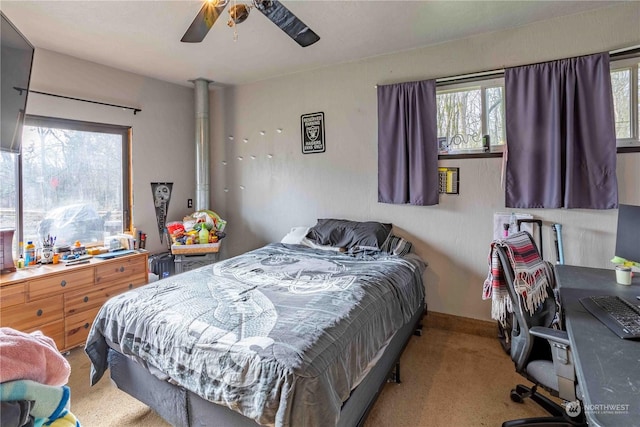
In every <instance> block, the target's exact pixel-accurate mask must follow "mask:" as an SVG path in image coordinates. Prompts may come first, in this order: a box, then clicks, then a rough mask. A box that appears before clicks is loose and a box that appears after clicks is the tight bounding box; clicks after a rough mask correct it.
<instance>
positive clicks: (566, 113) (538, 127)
mask: <svg viewBox="0 0 640 427" xmlns="http://www.w3.org/2000/svg"><path fill="white" fill-rule="evenodd" d="M505 105H506V130H507V144H508V153H507V167H506V181H505V199H506V200H505V201H506V206H507V207H513V208H587V209H612V208H616V207H617V206H618V183H617V179H616V135H615V123H614V114H613V96H612V91H611V76H610V74H609V54H608V53H601V54H595V55H589V56H583V57H579V58H570V59H563V60H559V61H552V62H547V63H542V64H535V65H528V66H524V67H515V68H510V69H507V70H506V71H505Z"/></svg>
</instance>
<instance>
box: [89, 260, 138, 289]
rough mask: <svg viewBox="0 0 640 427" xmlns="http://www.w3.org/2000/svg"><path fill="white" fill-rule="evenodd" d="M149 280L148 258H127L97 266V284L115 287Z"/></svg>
mask: <svg viewBox="0 0 640 427" xmlns="http://www.w3.org/2000/svg"><path fill="white" fill-rule="evenodd" d="M141 279H142V280H144V281H145V282H146V280H147V263H146V257H143V256H136V257H126V258H120V259H117V260H113V261H110V262H109V263H105V264H100V265H98V266H96V284H97V285H98V286H100V285H103V284H104V285H106V284H108V285H115V284H122V283H125V284H128V283H133V282H136V283H140V282H139V280H141Z"/></svg>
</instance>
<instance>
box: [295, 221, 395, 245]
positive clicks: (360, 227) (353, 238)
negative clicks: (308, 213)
mask: <svg viewBox="0 0 640 427" xmlns="http://www.w3.org/2000/svg"><path fill="white" fill-rule="evenodd" d="M391 226H392V225H391V224H383V223H380V222H375V221H366V222H359V221H350V220H346V219H333V218H329V219H318V222H317V223H316V225H315V226H313V227H311V228H310V229H309V232H308V233H307V238H308V239H310V240H313V241H314V242H316V243H318V244H320V245H331V246H336V247H339V248H345V249H346V250H351V249H355V248H357V249H369V250H380V249H381V248H382V245H383V244H384V242H385V241H386V240H387V238H388V237H389V235H390V234H391Z"/></svg>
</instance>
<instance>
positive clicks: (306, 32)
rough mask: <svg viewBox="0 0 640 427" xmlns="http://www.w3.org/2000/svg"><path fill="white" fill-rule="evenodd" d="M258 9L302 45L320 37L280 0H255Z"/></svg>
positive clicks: (307, 44) (306, 44) (313, 41)
mask: <svg viewBox="0 0 640 427" xmlns="http://www.w3.org/2000/svg"><path fill="white" fill-rule="evenodd" d="M254 5H255V7H256V9H258V10H259V11H260V12H262V13H263V14H264V16H266V17H267V18H269V20H270V21H271V22H273V23H274V24H276V25H277V26H278V27H280V29H281V30H282V31H284V32H285V33H287V35H288V36H289V37H291V38H292V39H293V40H295V41H296V43H298V44H299V45H300V46H302V47H307V46H309V45H312V44H314V43H315V42H317V41H318V40H320V37H319V36H318V35H317V34H316V33H314V32H313V30H311V28H309V27H307V26H306V24H305V23H304V22H302V21H301V20H300V19H298V17H296V16H295V15H294V14H293V13H291V11H290V10H289V9H287V8H286V7H284V6H283V5H282V3H280V2H279V1H278V0H254Z"/></svg>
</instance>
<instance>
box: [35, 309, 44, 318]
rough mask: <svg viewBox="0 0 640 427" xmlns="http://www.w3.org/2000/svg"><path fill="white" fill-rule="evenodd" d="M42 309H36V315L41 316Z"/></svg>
mask: <svg viewBox="0 0 640 427" xmlns="http://www.w3.org/2000/svg"><path fill="white" fill-rule="evenodd" d="M42 313H43V312H42V309H39V310H38V311H36V316H38V317H40V316H42Z"/></svg>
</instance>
